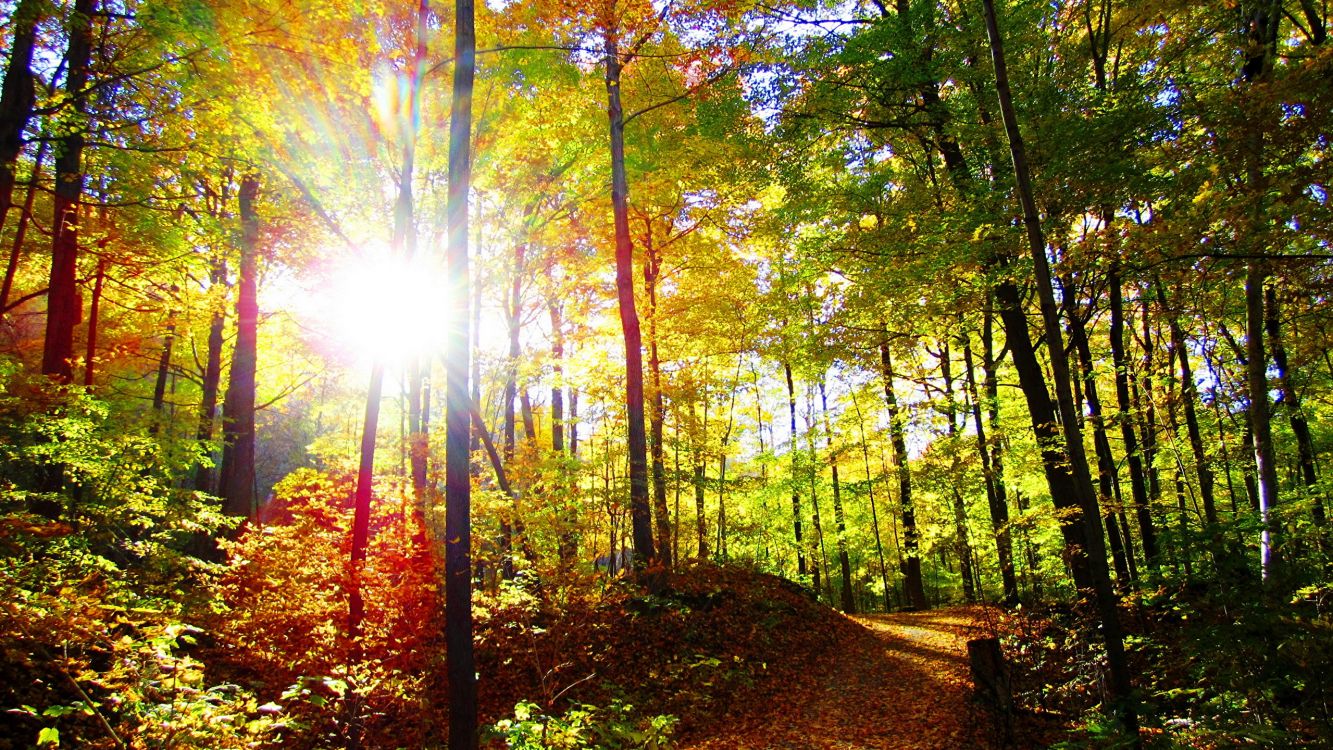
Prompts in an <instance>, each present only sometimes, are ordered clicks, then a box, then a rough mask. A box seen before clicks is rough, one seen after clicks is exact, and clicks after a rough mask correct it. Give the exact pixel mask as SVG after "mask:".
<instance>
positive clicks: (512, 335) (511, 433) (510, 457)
mask: <svg viewBox="0 0 1333 750" xmlns="http://www.w3.org/2000/svg"><path fill="white" fill-rule="evenodd" d="M526 251H527V245H526V244H524V243H522V242H520V243H518V244H516V245H515V246H514V264H513V266H512V268H511V273H512V274H513V275H512V277H511V278H510V288H509V289H508V290H506V295H505V297H506V299H505V320H506V323H507V328H508V331H509V361H508V362H507V363H506V367H505V387H504V460H505V465H506V466H509V467H513V465H514V459H515V457H516V456H517V447H518V418H517V413H516V412H515V407H516V403H515V402H516V400H517V398H518V363H519V359H520V358H521V356H522V354H523V351H522V348H521V347H520V344H519V336H520V334H521V330H520V326H522V323H523V266H524V256H525V254H526ZM517 524H518V504H517V500H512V501H511V502H510V507H509V509H507V510H506V511H505V512H502V513H501V514H500V555H501V558H500V575H501V577H503V578H504V579H505V580H506V581H512V580H513V579H514V536H515V533H514V527H515V526H516V525H517ZM612 551H614V550H612Z"/></svg>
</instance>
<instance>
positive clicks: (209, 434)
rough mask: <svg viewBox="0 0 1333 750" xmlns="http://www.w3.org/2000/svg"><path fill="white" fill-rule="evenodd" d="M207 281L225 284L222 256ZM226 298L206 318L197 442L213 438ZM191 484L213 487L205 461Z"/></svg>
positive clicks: (199, 487)
mask: <svg viewBox="0 0 1333 750" xmlns="http://www.w3.org/2000/svg"><path fill="white" fill-rule="evenodd" d="M208 276H209V283H210V286H211V288H212V289H214V290H217V289H222V288H225V286H226V284H227V264H226V261H225V260H222V259H221V258H219V259H217V260H215V261H214V262H213V268H212V269H211V270H210V271H209V274H208ZM225 304H226V298H225V297H224V298H222V299H219V300H216V304H214V306H213V312H212V314H211V315H210V316H209V320H208V354H207V355H206V356H205V359H204V372H203V376H204V377H203V394H202V397H201V399H200V402H199V429H198V430H197V431H196V432H195V438H196V439H197V440H198V441H199V442H200V443H207V442H208V441H210V440H212V439H213V422H214V421H215V420H216V419H217V413H218V387H219V385H220V384H221V382H222V343H223V336H224V334H225V333H226V325H227V315H226V307H225ZM194 488H195V489H196V490H198V491H200V492H212V491H213V470H212V467H210V466H208V465H207V464H201V465H200V466H199V468H198V470H197V471H196V472H195V475H194Z"/></svg>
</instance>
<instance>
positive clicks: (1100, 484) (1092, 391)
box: [1061, 285, 1133, 587]
mask: <svg viewBox="0 0 1333 750" xmlns="http://www.w3.org/2000/svg"><path fill="white" fill-rule="evenodd" d="M1070 286H1071V285H1066V288H1065V290H1064V294H1062V295H1061V302H1062V303H1063V305H1064V310H1065V317H1066V318H1067V319H1068V321H1069V338H1070V343H1072V344H1073V345H1074V351H1075V352H1077V354H1078V360H1079V369H1080V371H1081V374H1082V375H1083V401H1084V403H1085V404H1086V406H1087V412H1088V421H1090V422H1091V423H1092V444H1093V450H1094V451H1095V453H1096V456H1097V490H1098V493H1097V494H1098V497H1099V499H1100V505H1101V507H1102V512H1103V513H1104V514H1105V520H1106V536H1107V539H1108V540H1109V541H1110V544H1111V560H1112V562H1113V563H1114V564H1115V575H1116V580H1117V582H1118V583H1119V584H1120V586H1122V587H1123V586H1128V585H1129V583H1130V582H1131V580H1132V576H1131V575H1130V563H1129V557H1130V555H1131V554H1132V551H1133V548H1132V546H1131V544H1130V542H1129V535H1128V529H1126V530H1125V533H1122V531H1121V528H1120V524H1119V523H1117V521H1116V511H1115V508H1114V507H1113V506H1114V502H1115V498H1116V497H1117V496H1118V495H1119V494H1120V491H1119V488H1118V487H1117V484H1118V482H1119V477H1117V475H1116V470H1115V456H1113V455H1111V441H1110V440H1109V439H1108V438H1107V437H1106V421H1105V419H1103V417H1102V414H1103V412H1102V400H1101V398H1099V397H1098V395H1097V374H1096V372H1095V371H1094V370H1093V368H1092V347H1091V346H1090V345H1089V344H1088V332H1087V329H1086V328H1084V326H1083V319H1082V318H1081V317H1080V316H1079V312H1078V310H1077V309H1076V308H1075V305H1074V300H1073V297H1072V289H1071V288H1070ZM1074 385H1075V386H1077V385H1078V381H1074ZM1079 414H1082V411H1079Z"/></svg>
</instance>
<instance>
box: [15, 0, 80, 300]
mask: <svg viewBox="0 0 1333 750" xmlns="http://www.w3.org/2000/svg"><path fill="white" fill-rule="evenodd" d="M43 6H44V3H43V2H41V0H19V3H18V6H17V7H15V8H14V12H13V14H12V15H11V16H10V27H11V28H12V29H13V34H12V36H11V37H10V40H9V62H8V64H7V65H6V67H5V82H4V86H3V88H0V229H2V228H4V225H5V220H6V219H7V218H8V217H9V208H10V206H11V205H13V198H14V182H15V180H16V178H17V175H16V174H15V172H16V169H17V166H18V158H19V153H20V152H22V151H23V131H24V129H26V128H27V127H28V121H29V120H30V119H32V108H33V105H34V104H35V103H36V101H37V86H36V79H35V78H34V77H33V74H32V52H33V48H34V46H35V43H36V39H37V24H38V22H40V21H41V20H42V10H43ZM89 11H91V5H90V6H89ZM85 65H86V63H85ZM38 161H40V159H39V160H38ZM34 174H35V170H34ZM8 298H9V285H8V284H6V285H5V293H4V294H3V295H0V308H3V307H4V302H5V301H6V300H8Z"/></svg>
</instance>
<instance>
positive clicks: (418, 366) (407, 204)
mask: <svg viewBox="0 0 1333 750" xmlns="http://www.w3.org/2000/svg"><path fill="white" fill-rule="evenodd" d="M429 19H430V6H429V4H428V2H427V0H421V1H420V3H419V4H418V6H417V27H416V51H415V56H414V59H413V61H412V67H413V71H412V73H413V75H412V80H411V84H410V85H409V87H408V101H407V118H406V121H405V125H404V127H403V130H404V131H405V132H403V133H402V134H401V138H402V141H403V164H402V170H401V173H400V174H399V176H398V200H397V202H396V203H395V204H394V220H393V224H394V231H393V236H394V244H395V245H396V246H397V247H398V249H399V252H401V253H402V254H403V257H405V258H407V259H409V260H410V259H411V258H412V256H414V255H415V254H416V250H417V226H416V219H415V207H414V206H415V202H414V199H413V184H412V180H413V175H414V174H415V171H416V151H417V129H418V123H419V122H420V121H421V81H422V78H423V76H424V75H425V70H426V35H427V33H428V29H427V22H428V21H429ZM431 362H432V360H431V358H430V357H422V356H414V357H412V360H411V362H410V363H409V364H408V387H407V435H408V437H407V444H408V460H409V461H410V462H411V467H412V497H413V499H414V500H415V501H416V507H415V512H416V513H417V517H418V518H419V519H421V520H423V521H424V520H425V518H426V484H427V468H428V467H427V461H428V458H429V455H430V434H429V430H428V429H427V427H426V423H427V420H428V417H427V416H425V415H424V414H423V410H424V409H429V408H430V407H429V405H428V404H426V403H425V402H424V399H423V391H424V389H425V388H426V385H425V383H426V382H427V381H429V380H430V370H431Z"/></svg>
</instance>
